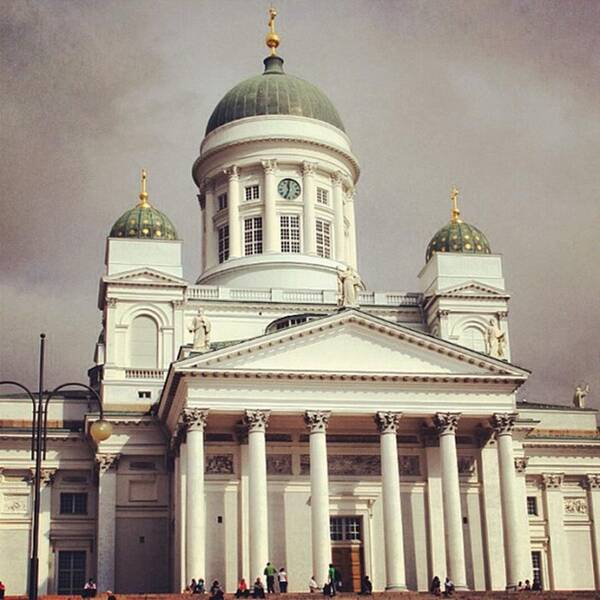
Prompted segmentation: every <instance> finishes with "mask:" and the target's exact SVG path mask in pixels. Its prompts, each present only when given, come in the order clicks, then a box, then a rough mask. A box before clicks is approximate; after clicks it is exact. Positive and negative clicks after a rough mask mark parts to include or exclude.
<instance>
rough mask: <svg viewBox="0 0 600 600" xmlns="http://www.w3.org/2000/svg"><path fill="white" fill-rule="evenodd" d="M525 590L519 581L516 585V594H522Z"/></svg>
mask: <svg viewBox="0 0 600 600" xmlns="http://www.w3.org/2000/svg"><path fill="white" fill-rule="evenodd" d="M524 589H525V588H524V587H523V582H522V581H519V583H518V584H517V592H522V591H523V590H524Z"/></svg>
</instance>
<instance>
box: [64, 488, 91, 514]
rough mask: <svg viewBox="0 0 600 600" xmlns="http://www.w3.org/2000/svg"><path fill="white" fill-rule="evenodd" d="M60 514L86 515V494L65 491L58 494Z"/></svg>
mask: <svg viewBox="0 0 600 600" xmlns="http://www.w3.org/2000/svg"><path fill="white" fill-rule="evenodd" d="M60 514H61V515H87V494H86V493H66V492H62V493H61V494H60Z"/></svg>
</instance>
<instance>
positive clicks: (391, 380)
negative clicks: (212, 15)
mask: <svg viewBox="0 0 600 600" xmlns="http://www.w3.org/2000/svg"><path fill="white" fill-rule="evenodd" d="M193 174H194V178H195V181H196V183H197V184H198V186H199V201H200V211H201V225H200V226H201V230H202V234H203V235H202V251H201V253H200V256H201V259H200V261H199V264H201V273H200V276H199V278H198V279H197V283H195V284H192V283H190V282H189V281H187V280H186V279H184V278H183V270H182V265H181V242H180V241H165V240H156V239H137V238H136V239H128V238H119V239H113V238H109V239H108V241H107V253H106V257H107V258H106V272H105V275H104V277H103V278H102V281H101V284H100V294H99V308H100V310H101V311H102V335H101V336H100V339H99V341H98V344H97V347H96V353H95V356H96V365H95V366H94V367H93V368H92V369H91V370H90V373H89V374H90V380H91V382H92V385H94V386H97V387H98V389H99V391H100V393H101V395H102V399H103V403H104V410H105V414H106V416H107V418H108V419H109V420H110V421H111V422H112V423H113V427H114V433H113V435H112V436H111V437H110V438H109V439H108V440H106V441H104V442H102V443H101V445H100V446H99V447H94V445H93V444H92V442H91V440H90V439H89V438H88V437H87V436H86V435H85V434H84V433H82V432H83V431H86V428H85V427H83V426H82V422H84V421H85V423H86V426H87V424H88V423H89V422H91V421H93V420H95V419H97V417H98V415H97V413H96V412H94V407H93V406H88V404H87V403H86V402H85V399H84V398H83V397H81V395H77V394H70V395H63V396H61V397H60V398H58V399H57V400H56V401H55V402H53V403H52V404H51V406H50V414H49V422H48V423H49V428H50V434H49V451H48V456H47V458H46V460H45V462H44V469H45V471H44V477H43V490H42V521H41V534H40V548H41V550H40V580H41V581H40V592H41V593H46V592H48V593H77V591H78V589H77V585H79V583H78V582H79V581H80V580H81V577H84V578H87V577H96V578H97V580H98V582H99V586H100V588H101V589H103V590H106V589H111V590H115V591H117V592H166V591H180V590H181V589H183V588H184V587H185V586H186V584H187V583H188V582H189V581H190V579H191V578H192V577H195V578H199V577H203V578H204V579H205V580H207V581H208V580H213V579H218V580H219V581H221V582H223V583H224V585H225V588H226V590H227V591H229V592H232V591H235V589H236V585H237V582H238V580H239V578H240V577H245V578H246V579H247V580H250V579H252V578H254V577H255V576H257V575H259V574H262V570H263V568H264V565H265V563H266V562H267V560H270V561H271V562H272V563H273V564H274V565H275V566H277V567H282V566H285V567H286V569H287V572H288V574H289V582H290V583H289V586H290V587H289V589H290V591H306V590H307V586H308V580H309V577H310V576H311V575H314V576H315V577H316V578H317V581H319V583H323V582H324V581H325V578H326V573H327V565H328V564H329V563H330V562H332V561H333V562H334V563H335V564H336V565H338V567H340V569H341V571H342V576H343V581H344V586H345V589H346V590H351V589H353V588H355V587H356V586H357V585H359V580H360V577H361V576H363V575H365V574H367V575H369V576H370V577H371V579H372V581H373V585H374V589H375V590H384V589H390V590H404V589H411V590H427V589H428V585H429V581H430V580H431V578H432V577H433V576H434V575H438V576H440V577H441V578H443V577H445V576H446V575H449V576H450V577H451V578H452V579H453V580H454V582H455V584H456V585H457V587H459V588H468V589H474V590H486V589H490V590H503V589H506V588H512V587H514V586H516V585H517V583H518V582H519V581H525V580H526V579H529V580H533V579H534V577H537V578H539V579H541V581H542V583H543V585H544V587H545V588H547V589H594V588H598V589H600V517H599V516H598V515H600V436H599V435H598V432H597V427H596V413H595V411H592V410H588V409H582V408H572V409H571V408H565V407H553V406H549V405H546V404H544V403H537V404H535V403H519V404H517V402H516V391H517V389H518V388H519V387H520V386H521V385H522V384H523V383H524V382H525V381H526V379H527V377H528V374H529V373H528V371H526V370H525V369H523V368H520V367H517V366H515V365H513V364H511V363H510V340H509V329H508V323H509V319H508V300H509V296H508V294H507V292H506V289H505V284H504V278H503V272H502V260H501V257H500V256H499V255H495V254H490V255H474V254H471V255H470V254H454V253H448V254H445V255H444V254H434V256H433V257H432V258H431V259H430V260H429V262H428V263H427V265H425V267H424V268H423V269H422V271H421V273H420V275H419V280H420V291H419V292H414V293H402V292H389V291H373V290H363V291H361V292H360V293H359V296H358V302H359V305H360V308H358V309H354V308H345V309H342V308H340V307H339V306H338V305H339V298H338V290H337V278H338V271H339V270H340V269H343V268H346V267H348V266H349V267H352V268H356V265H357V252H356V223H355V220H354V201H355V199H354V191H355V185H356V182H357V180H358V176H359V167H358V163H357V160H356V158H355V157H354V155H353V153H352V150H351V146H350V140H349V138H348V136H347V135H346V134H345V133H343V132H341V131H340V130H338V129H336V128H335V127H333V126H331V125H328V124H326V123H322V122H320V121H317V120H315V119H309V118H305V117H301V116H281V115H269V116H257V117H250V118H244V119H240V120H238V121H234V122H232V123H228V124H226V125H223V126H221V127H219V128H217V129H216V130H215V131H213V132H211V133H210V134H209V135H208V136H207V137H206V138H205V139H204V141H203V142H202V146H201V154H200V157H199V158H198V160H197V161H196V163H195V165H194V170H193ZM284 179H291V180H293V181H295V182H297V184H298V187H299V189H300V192H299V195H298V196H297V197H296V198H293V199H289V198H284V197H282V195H281V193H280V192H279V191H278V186H279V185H280V182H281V181H282V180H284ZM254 188H256V189H254ZM225 195H226V196H225ZM282 217H295V219H294V220H292V221H289V220H288V221H282ZM254 219H259V221H254ZM247 222H250V223H249V225H248V224H247ZM323 223H327V224H328V225H327V227H325V229H323ZM224 227H227V232H226V233H227V236H225V230H224V229H223V228H224ZM258 229H260V235H258V234H257V233H256V232H257V231H258ZM291 229H293V230H294V233H293V235H291V234H290V230H291ZM286 236H287V237H286ZM294 236H296V237H294ZM284 238H285V239H284ZM284 242H286V244H288V243H289V244H288V245H286V244H284ZM296 242H297V248H296V249H294V247H293V243H296ZM417 270H418V269H417V268H415V272H416V271H417ZM199 308H202V309H203V311H204V318H205V319H206V320H207V321H208V322H209V323H210V324H211V330H210V349H209V351H207V352H200V351H194V349H193V348H192V341H193V336H192V332H191V331H190V324H191V322H192V319H193V318H194V317H195V316H196V315H197V314H198V309H199ZM490 322H491V323H492V324H493V325H494V328H495V329H494V332H495V333H494V335H497V336H501V337H502V340H503V344H504V350H503V355H502V356H494V355H493V354H494V353H493V352H492V351H491V349H490V347H488V346H489V341H488V339H489V331H488V327H489V325H490ZM486 336H487V337H486ZM486 344H487V345H486ZM0 414H1V419H2V420H1V421H0V545H1V546H2V547H3V548H6V547H9V546H10V548H11V549H12V551H11V552H10V555H6V554H5V558H4V559H3V560H4V562H3V565H2V566H3V569H2V574H1V576H2V579H3V580H4V581H5V582H6V584H7V588H8V590H9V593H11V594H22V593H25V591H26V580H27V555H28V551H29V536H30V525H31V507H32V490H31V469H32V466H33V465H32V461H31V458H30V447H29V429H28V428H29V427H30V426H31V417H30V414H31V406H30V404H29V400H26V399H23V398H21V397H19V396H18V395H11V396H2V397H1V398H0Z"/></svg>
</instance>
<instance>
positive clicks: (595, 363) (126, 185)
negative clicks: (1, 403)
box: [0, 0, 600, 407]
mask: <svg viewBox="0 0 600 600" xmlns="http://www.w3.org/2000/svg"><path fill="white" fill-rule="evenodd" d="M268 6H269V4H268V2H266V1H253V0H239V1H235V0H103V1H102V2H98V1H92V0H89V1H84V0H70V1H65V0H45V1H37V2H32V1H27V0H3V1H2V2H1V3H0V111H1V117H0V118H1V122H0V144H1V146H0V147H1V148H2V160H1V161H0V182H1V184H2V189H1V198H2V210H1V213H0V214H1V218H0V245H1V246H0V248H1V252H0V269H1V278H0V286H1V287H0V332H1V336H2V343H1V344H0V377H1V378H4V377H10V378H15V379H18V380H21V381H23V382H26V383H28V384H30V385H32V386H35V385H36V369H37V366H36V365H37V344H38V338H37V336H38V333H39V332H40V331H45V332H46V333H47V334H48V337H49V347H48V353H49V355H48V369H47V384H48V386H54V385H57V384H58V383H61V382H64V381H66V380H72V379H76V380H80V381H85V373H86V370H87V368H88V367H89V366H91V364H92V355H93V348H94V343H95V341H96V338H97V335H98V331H99V327H100V312H99V311H98V310H97V308H96V300H97V290H98V279H99V277H100V276H101V274H102V269H103V260H104V244H105V237H106V235H107V233H108V232H109V230H110V228H111V226H112V224H113V222H114V221H115V220H116V219H117V218H118V217H119V215H120V214H121V213H123V212H124V211H125V210H126V209H127V208H129V207H130V206H131V205H133V204H134V203H135V201H136V195H137V193H138V178H139V170H140V168H141V167H142V166H143V167H145V168H147V169H148V171H149V187H150V189H149V191H150V194H151V199H152V200H153V202H154V204H155V205H156V206H157V207H158V208H159V209H161V210H164V211H165V212H166V213H167V214H169V216H170V217H171V218H172V220H173V221H174V223H175V225H176V226H177V230H178V232H179V234H180V236H181V237H182V238H183V239H184V240H185V247H184V252H185V267H186V276H187V278H188V279H190V280H194V279H195V278H196V277H197V275H198V268H199V264H200V258H199V236H198V231H197V224H198V207H197V201H196V198H195V193H196V190H195V189H194V185H193V182H192V179H191V175H190V170H191V166H192V162H193V161H194V159H195V158H196V156H197V152H198V147H199V144H200V141H201V139H202V135H203V131H204V128H205V126H206V122H207V120H208V117H209V116H210V113H211V111H212V109H213V108H214V106H215V105H216V103H217V102H218V101H219V99H220V98H221V97H222V96H223V95H224V93H225V92H226V91H227V90H228V89H229V88H231V87H232V86H233V85H235V84H236V83H237V82H239V81H240V80H242V79H244V78H246V77H248V76H251V75H253V74H256V73H258V72H260V71H261V70H262V59H263V57H264V56H265V54H266V49H265V48H264V46H263V39H264V34H265V31H266V12H267V8H268ZM277 8H278V11H279V18H278V29H279V31H280V34H281V37H282V45H281V47H280V53H281V55H282V56H283V57H284V58H285V61H286V64H285V66H286V70H287V71H288V72H290V73H293V74H295V75H298V76H300V77H303V78H305V79H308V80H310V81H311V82H313V83H315V84H316V85H318V86H319V87H321V88H322V89H323V90H324V91H325V92H326V93H327V94H328V95H329V97H330V98H331V99H332V101H333V102H334V104H335V105H336V106H337V108H338V110H339V112H340V114H341V116H342V119H343V120H344V122H345V125H346V129H347V131H348V133H349V134H350V136H351V138H352V141H353V146H354V150H355V153H356V154H357V156H358V157H359V160H360V162H361V165H362V176H361V179H360V182H359V188H358V195H357V205H358V206H357V212H358V228H359V229H358V235H359V253H360V265H359V266H360V271H361V273H362V275H363V277H364V279H365V280H366V281H367V283H368V285H369V287H370V288H375V289H392V290H405V291H412V290H416V289H417V287H418V284H417V274H418V272H419V270H420V269H421V267H422V266H423V262H424V254H425V248H426V246H427V243H428V241H429V239H430V237H431V236H432V235H433V233H434V232H435V231H436V230H437V229H438V228H439V227H440V226H441V225H443V224H444V223H445V222H446V221H447V220H448V217H449V200H448V195H449V190H450V188H451V186H452V185H453V184H456V185H457V186H458V187H459V188H460V189H461V208H462V214H463V217H464V219H465V220H467V221H469V222H471V223H473V224H475V225H477V226H478V227H479V228H481V229H482V230H483V231H484V232H486V234H487V235H488V237H489V239H490V242H491V245H492V249H493V251H495V252H498V253H502V254H503V255H504V269H505V275H506V280H507V284H508V287H509V290H510V292H511V294H512V300H511V304H510V321H509V324H510V332H511V343H512V351H513V358H514V361H515V362H516V363H517V364H519V365H522V366H525V367H527V368H530V369H531V370H533V376H532V377H531V380H530V382H529V383H528V384H527V386H526V388H525V389H524V390H523V394H524V395H525V396H526V397H527V398H528V399H529V400H531V401H538V402H558V403H569V402H570V401H571V397H572V392H573V387H574V385H575V383H576V382H578V381H587V382H589V383H590V384H591V386H592V392H591V394H590V400H591V403H592V404H593V405H594V406H598V407H600V342H599V338H600V310H599V305H600V301H599V299H600V267H599V265H598V258H597V255H598V253H599V250H600V248H599V244H598V239H599V238H598V235H599V232H600V208H599V205H600V203H599V198H600V64H599V63H600V37H599V36H598V31H600V3H599V2H596V1H594V0H590V1H588V2H585V1H578V0H568V1H567V0H564V1H562V2H553V1H551V0H544V1H521V2H509V1H507V0H502V1H498V2H494V1H486V0H480V1H476V0H470V1H458V0H457V1H442V0H437V1H434V0H429V1H417V0H412V1H410V2H409V1H400V0H398V1H387V2H384V1H377V0H361V1H359V0H343V1H341V0H327V2H323V1H308V0H306V1H292V0H280V1H279V2H277Z"/></svg>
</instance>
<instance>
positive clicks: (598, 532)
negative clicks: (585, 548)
mask: <svg viewBox="0 0 600 600" xmlns="http://www.w3.org/2000/svg"><path fill="white" fill-rule="evenodd" d="M582 485H583V487H584V488H585V489H587V496H588V506H589V512H590V520H591V529H592V560H593V563H594V581H595V584H596V589H597V590H599V589H600V473H588V474H587V475H586V476H585V477H584V479H583V481H582Z"/></svg>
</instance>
